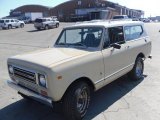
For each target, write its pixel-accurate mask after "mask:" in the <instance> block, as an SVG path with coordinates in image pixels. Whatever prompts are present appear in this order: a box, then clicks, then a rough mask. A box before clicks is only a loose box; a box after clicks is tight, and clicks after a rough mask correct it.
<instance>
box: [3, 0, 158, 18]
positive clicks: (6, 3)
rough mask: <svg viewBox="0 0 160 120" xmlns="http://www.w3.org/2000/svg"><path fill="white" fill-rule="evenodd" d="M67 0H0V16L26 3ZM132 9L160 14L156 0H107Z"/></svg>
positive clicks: (149, 14) (52, 5)
mask: <svg viewBox="0 0 160 120" xmlns="http://www.w3.org/2000/svg"><path fill="white" fill-rule="evenodd" d="M65 1H68V0H0V18H1V17H4V16H7V15H9V12H10V10H11V9H15V8H17V7H19V6H22V5H26V4H39V5H44V6H50V7H54V6H56V5H58V4H60V3H63V2H65ZM109 1H112V2H115V3H118V4H120V5H122V6H126V7H128V8H132V9H140V10H143V11H144V12H145V17H150V16H151V17H154V16H160V5H159V1H158V0H109Z"/></svg>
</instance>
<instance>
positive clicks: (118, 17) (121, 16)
mask: <svg viewBox="0 0 160 120" xmlns="http://www.w3.org/2000/svg"><path fill="white" fill-rule="evenodd" d="M112 19H129V18H128V16H127V15H115V16H113V18H112Z"/></svg>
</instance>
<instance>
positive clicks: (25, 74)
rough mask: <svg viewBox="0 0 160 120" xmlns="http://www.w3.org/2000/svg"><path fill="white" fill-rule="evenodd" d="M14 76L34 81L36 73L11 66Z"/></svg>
mask: <svg viewBox="0 0 160 120" xmlns="http://www.w3.org/2000/svg"><path fill="white" fill-rule="evenodd" d="M13 70H14V76H16V77H18V78H21V79H24V80H27V81H29V82H33V83H36V74H35V73H34V72H31V71H28V70H24V69H21V68H18V67H13Z"/></svg>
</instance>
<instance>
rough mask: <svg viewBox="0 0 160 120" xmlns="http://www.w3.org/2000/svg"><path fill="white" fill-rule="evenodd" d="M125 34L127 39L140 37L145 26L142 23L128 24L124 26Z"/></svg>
mask: <svg viewBox="0 0 160 120" xmlns="http://www.w3.org/2000/svg"><path fill="white" fill-rule="evenodd" d="M124 34H125V40H126V41H130V40H134V39H138V38H140V37H141V35H142V34H143V28H142V26H141V25H135V26H126V27H125V28H124Z"/></svg>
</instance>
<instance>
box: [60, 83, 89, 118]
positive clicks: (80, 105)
mask: <svg viewBox="0 0 160 120" xmlns="http://www.w3.org/2000/svg"><path fill="white" fill-rule="evenodd" d="M90 93H91V91H90V88H89V86H88V84H87V83H85V82H78V83H76V84H74V85H72V86H71V88H70V89H69V90H67V93H66V94H65V96H64V99H63V113H64V115H65V116H66V118H67V120H81V119H82V118H83V117H84V116H85V114H86V112H87V110H88V107H89V104H90V98H91V95H90Z"/></svg>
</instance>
